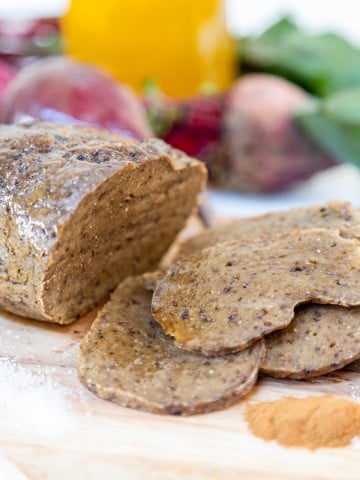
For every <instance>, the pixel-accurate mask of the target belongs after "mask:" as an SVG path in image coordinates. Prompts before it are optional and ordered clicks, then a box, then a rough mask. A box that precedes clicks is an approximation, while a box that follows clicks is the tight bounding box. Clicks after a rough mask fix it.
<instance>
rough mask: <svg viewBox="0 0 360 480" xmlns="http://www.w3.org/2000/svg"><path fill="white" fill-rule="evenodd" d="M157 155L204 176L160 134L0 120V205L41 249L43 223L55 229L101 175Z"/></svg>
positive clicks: (174, 167) (173, 166)
mask: <svg viewBox="0 0 360 480" xmlns="http://www.w3.org/2000/svg"><path fill="white" fill-rule="evenodd" d="M159 158H162V159H163V160H165V162H166V164H168V166H169V168H170V169H172V170H174V171H177V170H182V169H184V168H192V167H194V168H196V169H197V170H198V169H201V170H202V174H203V176H204V178H205V167H204V166H203V165H202V164H200V162H198V161H197V160H195V159H192V158H190V157H188V156H186V155H185V154H183V153H182V152H180V151H177V150H174V149H172V148H171V147H170V146H168V145H166V144H165V143H164V142H162V141H161V140H157V139H147V140H144V141H136V140H133V139H131V138H127V137H124V136H122V135H119V134H115V133H110V132H108V131H106V130H101V129H97V128H92V127H83V126H72V125H57V124H49V123H42V122H36V123H33V124H31V125H28V126H19V125H1V126H0V210H1V209H6V210H7V214H9V215H11V216H16V218H17V219H18V220H17V223H18V228H19V229H20V230H21V228H22V227H21V224H22V223H23V225H24V228H26V229H27V235H26V236H27V237H29V229H33V231H34V235H33V238H34V241H35V242H36V241H38V240H39V239H41V247H40V246H39V248H40V249H44V246H45V245H46V244H48V245H50V244H51V243H52V239H51V238H46V237H47V236H48V233H49V232H48V231H47V228H48V227H49V226H54V228H55V229H56V228H57V225H58V224H59V223H60V224H61V223H62V222H63V221H64V220H66V218H67V217H68V216H69V215H70V214H71V212H72V211H73V210H74V208H75V207H76V205H77V204H78V202H79V201H80V200H81V199H82V198H83V197H84V196H86V194H87V193H89V191H91V190H92V189H94V188H96V186H97V185H99V183H101V182H102V181H103V180H104V179H106V178H107V177H109V176H110V175H112V174H113V173H115V172H117V171H119V170H121V169H124V170H132V169H136V168H138V167H141V164H142V163H144V162H148V161H154V160H157V159H159ZM0 213H1V212H0ZM44 227H46V228H44ZM41 231H43V232H44V235H41ZM44 236H45V237H44ZM55 236H56V231H55V232H54V235H53V238H54V237H55Z"/></svg>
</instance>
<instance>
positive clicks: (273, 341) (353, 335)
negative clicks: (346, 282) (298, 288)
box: [261, 304, 360, 379]
mask: <svg viewBox="0 0 360 480" xmlns="http://www.w3.org/2000/svg"><path fill="white" fill-rule="evenodd" d="M265 345H266V356H265V359H264V361H263V363H262V365H261V370H262V371H263V372H264V373H266V374H268V375H271V376H273V377H278V378H296V379H303V378H310V377H316V376H318V375H324V374H326V373H329V372H332V371H333V370H337V369H339V368H342V367H343V366H345V365H347V364H348V363H350V362H352V361H354V360H356V359H358V358H360V308H359V307H353V308H344V307H338V306H335V305H315V304H309V305H305V306H303V307H300V308H299V310H298V311H297V312H296V315H295V318H294V319H293V320H292V322H291V324H290V325H289V326H288V327H287V328H284V329H283V330H279V331H277V332H273V333H271V334H270V335H267V336H266V337H265Z"/></svg>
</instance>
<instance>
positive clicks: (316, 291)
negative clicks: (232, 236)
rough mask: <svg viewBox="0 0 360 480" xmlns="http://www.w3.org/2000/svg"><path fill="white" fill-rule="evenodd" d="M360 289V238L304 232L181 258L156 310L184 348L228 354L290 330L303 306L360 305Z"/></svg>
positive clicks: (160, 289) (156, 299) (162, 285)
mask: <svg viewBox="0 0 360 480" xmlns="http://www.w3.org/2000/svg"><path fill="white" fill-rule="evenodd" d="M359 285H360V244H359V242H358V241H357V240H350V239H344V238H342V237H340V236H339V234H338V233H337V232H333V231H331V230H324V229H308V230H299V231H293V232H289V233H284V234H279V235H274V236H272V237H270V238H268V239H259V240H253V241H251V242H250V241H249V242H240V241H233V242H227V243H218V244H216V245H215V246H213V247H208V248H206V249H204V250H201V251H200V252H197V253H194V254H193V255H190V256H189V257H186V258H184V259H183V260H180V261H178V262H177V263H176V264H175V265H174V266H173V267H171V268H170V270H169V271H168V273H167V275H166V276H165V278H164V279H162V280H161V281H160V282H158V283H157V287H156V290H155V292H154V296H153V300H152V312H153V315H154V318H155V320H156V321H157V322H159V323H160V325H161V326H162V327H163V329H164V331H165V332H166V333H168V334H170V335H172V336H174V337H175V342H176V343H177V344H178V345H179V346H182V347H183V348H184V349H186V350H189V351H197V352H201V353H203V354H207V355H215V354H224V353H229V352H234V351H239V350H241V349H243V348H245V347H247V346H248V345H250V344H251V343H252V342H254V341H255V340H258V339H259V338H261V337H262V336H263V335H266V334H269V333H270V332H272V331H274V330H277V329H279V328H284V327H286V326H287V325H289V324H290V322H291V320H292V318H293V316H294V308H295V306H296V305H298V304H300V303H305V302H311V301H312V302H315V303H333V304H338V305H343V306H356V305H360V290H359Z"/></svg>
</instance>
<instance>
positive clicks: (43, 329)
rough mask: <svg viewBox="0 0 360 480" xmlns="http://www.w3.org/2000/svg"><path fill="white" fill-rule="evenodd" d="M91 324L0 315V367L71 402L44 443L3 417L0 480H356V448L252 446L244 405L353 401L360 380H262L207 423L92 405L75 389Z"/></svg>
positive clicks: (359, 469) (342, 376) (349, 376)
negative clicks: (30, 377)
mask: <svg viewBox="0 0 360 480" xmlns="http://www.w3.org/2000/svg"><path fill="white" fill-rule="evenodd" d="M93 318H94V314H90V315H88V316H87V317H85V318H83V319H81V320H79V321H78V322H76V323H74V324H73V325H71V326H67V327H57V326H49V325H45V324H42V323H39V322H35V321H27V320H23V319H20V318H18V317H15V316H12V315H8V314H0V331H1V332H2V336H1V352H0V355H1V358H2V359H3V360H4V359H8V358H13V359H14V362H15V363H17V364H19V365H21V366H22V367H23V368H25V369H26V371H31V372H32V373H33V374H34V375H35V376H36V375H40V374H41V375H43V374H44V375H46V377H45V378H47V379H51V380H53V381H54V382H55V384H56V385H57V386H58V388H60V390H61V391H62V392H65V393H64V395H65V396H66V400H67V401H68V402H69V403H68V407H67V408H66V410H65V413H64V415H65V416H64V418H63V419H62V420H61V421H62V422H65V423H66V428H65V429H60V430H61V431H60V432H59V435H57V433H56V432H52V435H49V436H47V434H46V425H45V426H44V431H43V432H39V431H38V429H35V430H36V431H34V432H31V431H30V432H29V431H28V430H25V431H24V430H23V429H22V428H21V427H19V425H15V426H14V418H13V417H11V418H9V416H8V415H7V414H6V409H5V412H4V411H2V410H0V479H4V480H9V479H10V480H11V479H12V478H14V479H15V480H17V479H36V480H38V479H49V480H50V479H51V480H57V479H61V480H63V479H66V480H67V479H74V480H82V479H84V480H85V479H86V480H88V479H106V480H111V479H121V480H127V479H144V480H158V479H166V480H167V479H170V480H178V479H194V480H195V479H199V480H200V479H201V480H203V479H204V480H205V479H206V480H207V479H239V478H241V479H269V480H282V479H284V480H285V479H286V480H288V479H293V480H300V479H312V480H315V479H317V480H319V479H334V480H335V479H336V480H345V479H357V480H358V479H359V478H360V450H359V449H356V448H354V447H347V448H339V449H321V450H318V451H316V452H311V451H308V450H306V449H289V448H283V447H281V446H279V445H277V444H276V443H274V442H271V443H266V442H263V441H262V440H260V439H257V438H255V437H253V436H252V435H251V433H250V432H249V431H248V428H247V426H246V423H245V422H244V420H243V412H244V408H245V406H246V405H247V404H248V402H258V401H264V400H272V399H276V398H281V397H284V396H289V395H292V396H308V395H315V394H322V393H330V394H334V395H342V396H345V397H349V398H351V397H354V396H356V395H357V396H358V398H359V399H360V375H359V374H355V373H351V372H338V373H336V374H333V375H331V376H327V377H323V378H319V379H317V380H315V381H313V382H311V383H308V382H298V381H277V380H273V379H269V378H263V379H261V380H260V381H259V383H258V386H257V387H256V388H255V390H254V391H253V392H252V393H250V395H248V396H247V397H246V399H244V400H242V401H241V402H239V403H238V404H237V405H235V406H233V407H231V408H229V409H227V410H224V411H221V412H216V413H211V414H206V415H198V416H194V417H189V418H181V417H166V416H157V415H151V414H146V413H141V412H138V411H134V410H130V409H126V408H122V407H119V406H117V405H115V404H112V403H110V402H106V401H104V400H101V399H98V398H97V397H96V396H95V395H93V394H91V393H90V392H88V391H87V390H86V389H85V388H84V387H83V386H82V385H81V384H80V383H79V381H78V378H77V374H76V368H75V357H76V351H77V348H78V345H79V342H80V340H81V338H82V336H83V335H84V332H85V331H86V329H87V328H88V326H89V325H90V323H91V321H92V319H93ZM14 380H15V379H14ZM0 388H1V380H0ZM1 395H2V393H1V391H0V402H1ZM26 408H27V405H26V404H24V409H26ZM329 422H331V418H329Z"/></svg>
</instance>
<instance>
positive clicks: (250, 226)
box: [177, 201, 360, 258]
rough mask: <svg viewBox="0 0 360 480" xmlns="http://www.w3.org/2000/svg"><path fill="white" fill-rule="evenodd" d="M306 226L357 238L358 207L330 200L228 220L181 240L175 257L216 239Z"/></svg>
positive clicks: (359, 230) (359, 227)
mask: <svg viewBox="0 0 360 480" xmlns="http://www.w3.org/2000/svg"><path fill="white" fill-rule="evenodd" d="M306 228H326V229H329V230H338V231H339V232H340V235H341V236H342V237H344V238H357V239H360V209H358V208H354V207H352V206H351V204H350V203H348V202H340V201H333V202H328V203H327V204H326V205H313V206H311V207H300V208H293V209H291V210H288V211H282V212H272V213H267V214H266V215H259V216H256V217H247V218H239V219H236V220H231V221H229V222H226V223H224V224H221V225H218V226H216V227H213V228H209V229H208V230H204V232H201V233H200V234H199V235H196V236H194V237H192V238H189V239H188V240H186V241H184V242H183V243H182V244H181V245H180V247H179V251H178V254H177V258H181V257H185V256H187V255H191V254H192V253H194V252H197V251H199V250H202V249H203V248H206V247H210V246H212V245H215V244H216V243H219V242H226V241H230V240H248V239H252V238H259V237H268V236H269V235H273V234H274V233H281V232H288V231H291V230H299V229H300V230H304V229H306Z"/></svg>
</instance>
